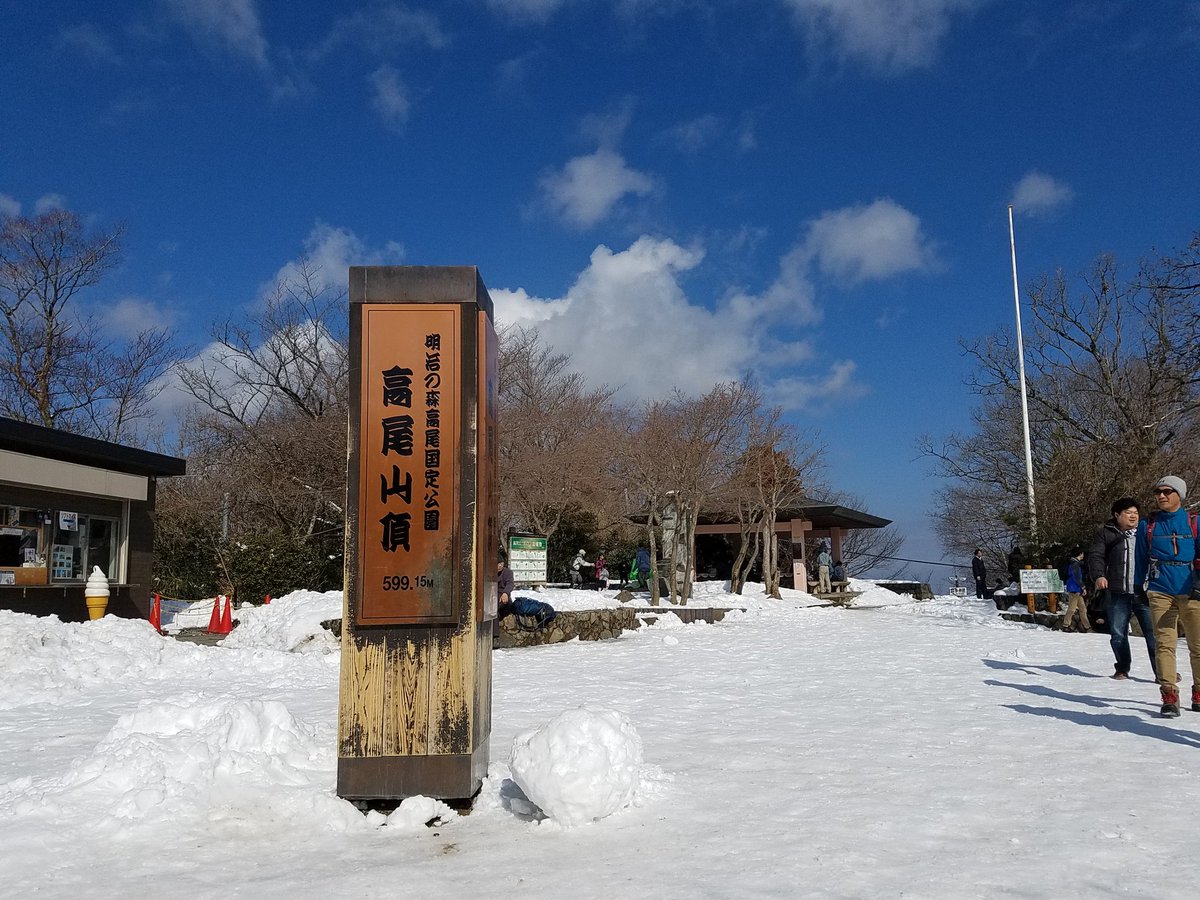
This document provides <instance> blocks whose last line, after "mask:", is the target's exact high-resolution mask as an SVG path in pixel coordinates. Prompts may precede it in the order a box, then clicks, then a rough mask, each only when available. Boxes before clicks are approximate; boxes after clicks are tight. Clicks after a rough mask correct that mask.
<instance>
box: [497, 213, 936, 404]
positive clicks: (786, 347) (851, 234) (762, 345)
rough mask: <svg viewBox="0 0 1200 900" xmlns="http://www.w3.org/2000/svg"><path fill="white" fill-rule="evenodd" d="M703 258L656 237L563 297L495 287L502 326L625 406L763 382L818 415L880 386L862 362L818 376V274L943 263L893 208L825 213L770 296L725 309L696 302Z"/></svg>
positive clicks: (740, 295) (885, 272) (729, 298)
mask: <svg viewBox="0 0 1200 900" xmlns="http://www.w3.org/2000/svg"><path fill="white" fill-rule="evenodd" d="M703 257H704V253H703V249H702V248H700V247H698V246H697V247H691V248H685V247H682V246H680V245H679V244H676V243H675V242H674V241H671V240H669V239H665V238H654V237H649V236H642V237H641V238H639V239H638V240H637V241H635V242H634V243H633V244H632V245H631V246H630V247H629V248H628V249H626V250H623V251H619V252H614V251H612V250H610V249H609V248H608V247H605V246H600V247H597V248H596V250H595V251H594V252H593V253H592V256H591V259H590V261H589V264H588V266H587V268H586V269H585V270H584V271H583V272H582V273H581V274H580V275H579V277H578V278H577V279H576V280H575V283H574V284H572V285H571V287H570V288H569V289H568V290H567V292H566V293H565V294H564V295H563V296H562V297H557V298H543V297H535V296H532V295H530V294H529V293H528V292H527V291H525V290H524V289H521V288H519V287H518V288H513V289H492V291H491V294H492V298H493V300H494V301H495V303H496V318H497V321H498V323H499V324H500V325H501V326H504V325H520V326H524V327H536V329H537V330H538V332H539V333H540V334H541V335H542V337H543V338H544V339H545V340H546V341H547V342H548V343H549V344H550V345H551V346H553V347H555V348H556V349H557V350H559V351H560V352H565V353H569V354H570V355H571V357H572V360H573V363H574V365H575V367H576V369H577V370H578V371H579V372H581V373H582V374H584V375H585V376H587V378H588V379H589V380H591V381H593V382H595V383H604V384H609V385H610V386H612V387H614V388H617V389H618V394H619V396H620V397H621V398H622V399H625V400H639V399H646V398H651V397H661V396H663V395H664V394H665V393H667V392H669V391H670V390H671V389H672V388H675V387H678V388H680V389H681V390H684V391H687V392H690V393H700V392H703V391H706V390H708V389H709V388H711V387H712V386H713V385H714V384H717V383H718V382H721V381H728V380H730V379H735V378H741V377H744V376H746V375H752V376H753V377H754V378H756V379H757V380H758V381H759V382H760V383H762V384H763V385H764V387H765V389H766V393H767V395H768V397H769V398H770V400H771V401H772V402H773V403H779V404H781V405H783V406H785V407H787V408H789V409H810V410H815V409H821V408H824V407H825V406H826V405H829V404H833V403H835V402H836V403H841V402H846V401H850V400H854V399H856V398H858V397H861V396H862V395H863V394H865V393H866V392H867V391H868V388H867V386H865V385H864V384H862V383H861V382H860V381H859V379H858V370H857V367H856V365H855V363H854V361H853V360H849V359H840V360H834V361H832V362H827V363H826V365H827V368H826V369H825V370H824V371H811V370H812V369H813V368H814V367H816V366H818V365H820V364H821V360H822V359H826V357H825V355H824V354H821V353H819V351H818V348H819V346H820V342H819V340H818V335H816V334H815V332H814V331H813V329H812V327H811V326H813V325H816V324H817V323H819V322H821V321H822V319H823V318H824V312H823V310H822V308H821V305H820V304H819V302H818V296H817V291H816V288H815V286H814V283H813V279H812V274H813V271H814V269H815V268H817V267H820V268H822V269H824V270H826V271H828V272H831V273H832V274H834V275H836V276H837V277H839V278H842V279H845V280H847V281H850V282H854V281H861V280H866V279H879V278H885V277H888V276H891V275H897V274H901V273H904V272H909V271H916V270H920V269H925V268H928V267H929V266H931V265H932V264H933V252H932V249H931V247H930V244H929V241H928V240H927V239H926V238H925V236H924V235H923V234H922V232H921V228H920V221H919V220H918V219H917V217H916V216H915V215H913V214H912V213H910V212H908V211H907V210H905V209H903V208H902V207H900V206H898V205H897V204H896V203H894V202H893V201H891V200H879V201H876V202H875V203H873V204H870V205H869V206H853V207H848V208H846V209H843V210H835V211H832V212H827V213H824V214H823V215H822V216H820V217H819V218H818V219H816V220H815V221H814V222H813V223H812V224H811V227H810V228H809V230H808V232H807V234H806V236H805V237H804V239H802V240H800V241H799V242H797V243H796V244H795V245H794V246H793V247H791V248H790V249H789V250H788V251H787V252H786V253H784V254H783V255H782V257H781V258H780V260H779V265H778V272H777V273H776V276H775V278H774V280H773V281H772V282H771V283H770V284H769V285H767V286H766V287H765V288H764V289H763V290H762V291H761V292H758V293H751V292H750V291H747V290H745V289H739V290H731V291H729V292H727V293H726V294H725V295H724V296H723V297H721V298H720V299H719V300H718V302H716V303H714V304H705V303H699V302H693V301H692V300H691V299H689V297H688V296H687V294H686V293H685V291H684V289H683V286H682V284H681V281H682V278H683V276H684V275H685V273H687V272H689V271H691V270H692V269H695V268H696V267H697V266H698V265H699V264H700V262H701V260H702V259H703Z"/></svg>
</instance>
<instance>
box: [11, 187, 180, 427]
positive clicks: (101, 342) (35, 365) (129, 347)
mask: <svg viewBox="0 0 1200 900" xmlns="http://www.w3.org/2000/svg"><path fill="white" fill-rule="evenodd" d="M123 234H124V229H123V228H121V227H116V228H113V229H111V230H109V231H101V232H97V233H95V234H87V233H86V232H85V231H84V229H83V225H82V224H81V223H80V221H79V218H78V217H77V216H76V215H75V214H74V213H72V212H68V211H66V210H61V209H55V210H50V211H49V212H46V213H43V214H41V215H39V216H35V217H33V218H23V217H16V218H9V219H4V220H3V222H2V223H0V413H3V414H4V415H6V416H10V417H12V418H14V419H20V420H22V421H26V422H33V423H36V424H38V425H44V426H46V427H49V428H58V429H60V430H63V431H72V432H76V433H79V434H87V435H91V436H93V437H99V438H104V439H106V440H111V441H126V442H128V441H130V440H132V439H135V438H137V437H139V435H137V434H136V427H137V426H138V425H139V424H140V423H142V422H143V421H145V420H146V419H147V418H148V416H149V413H150V403H151V402H152V401H153V400H154V398H155V397H156V396H157V395H158V393H159V391H160V390H161V389H162V382H161V380H160V379H161V376H162V375H163V374H164V373H165V372H166V371H167V369H168V368H169V367H170V365H171V363H172V362H173V361H174V355H175V348H174V343H173V340H172V338H171V335H170V334H169V332H167V331H166V330H165V329H145V330H142V331H140V332H138V333H136V334H134V335H133V336H132V337H129V338H128V339H126V340H124V341H119V340H106V339H105V338H104V337H103V334H104V331H105V327H104V323H103V322H102V321H100V320H98V319H97V318H96V317H95V316H90V315H83V314H81V313H80V311H79V309H78V304H77V299H78V297H79V296H80V295H81V293H83V292H84V291H86V290H87V289H88V288H92V287H95V286H96V285H97V284H98V283H99V282H100V280H101V279H102V278H103V276H104V274H105V273H106V272H107V271H108V270H109V269H111V268H112V267H113V266H114V265H116V263H117V262H118V261H119V259H120V256H121V237H122V235H123Z"/></svg>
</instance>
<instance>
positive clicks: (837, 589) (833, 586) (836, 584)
mask: <svg viewBox="0 0 1200 900" xmlns="http://www.w3.org/2000/svg"><path fill="white" fill-rule="evenodd" d="M820 586H821V582H819V581H813V580H812V579H809V582H808V592H809V593H810V594H815V593H816V592H817V588H819V587H820ZM849 586H850V582H849V581H831V582H829V588H830V590H831V591H832V592H833V593H835V594H841V593H844V592H845V590H846V588H847V587H849Z"/></svg>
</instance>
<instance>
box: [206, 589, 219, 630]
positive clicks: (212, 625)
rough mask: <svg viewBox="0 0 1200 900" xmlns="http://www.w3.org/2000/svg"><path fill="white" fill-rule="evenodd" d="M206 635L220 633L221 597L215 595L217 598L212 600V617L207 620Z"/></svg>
mask: <svg viewBox="0 0 1200 900" xmlns="http://www.w3.org/2000/svg"><path fill="white" fill-rule="evenodd" d="M208 633H209V634H220V633H221V595H220V594H217V598H216V599H215V600H213V611H212V615H211V616H209V619H208Z"/></svg>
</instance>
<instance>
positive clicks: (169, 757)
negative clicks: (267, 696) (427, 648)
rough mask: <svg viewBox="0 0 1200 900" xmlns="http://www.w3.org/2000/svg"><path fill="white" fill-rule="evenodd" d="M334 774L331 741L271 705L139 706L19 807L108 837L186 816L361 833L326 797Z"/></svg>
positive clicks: (351, 811) (355, 818)
mask: <svg viewBox="0 0 1200 900" xmlns="http://www.w3.org/2000/svg"><path fill="white" fill-rule="evenodd" d="M334 767H335V759H334V756H333V747H332V741H330V740H329V739H328V737H321V736H318V735H317V734H316V732H315V729H312V728H309V727H307V726H305V725H303V724H301V723H299V722H297V721H296V720H295V719H294V718H292V715H291V714H290V713H289V712H288V709H287V707H286V706H284V705H283V704H282V703H280V702H278V701H274V700H266V701H263V700H224V701H219V702H212V703H188V702H186V701H181V702H170V703H164V702H145V703H142V704H141V705H140V706H139V707H138V708H137V709H136V710H135V711H134V712H131V713H127V714H126V715H124V716H122V717H121V718H120V719H118V720H117V722H116V724H115V725H113V727H112V729H111V730H110V731H109V732H108V734H107V735H105V737H104V738H103V740H101V741H100V743H99V744H97V745H96V747H95V749H94V750H93V751H92V753H91V755H90V756H87V757H85V758H84V759H82V760H81V761H79V762H77V763H76V764H75V765H74V766H73V767H72V768H71V769H70V770H68V771H67V772H66V774H64V775H62V776H61V777H59V778H56V779H51V780H50V781H49V782H48V783H46V782H43V783H42V784H41V785H40V786H41V788H42V789H41V791H39V792H38V795H35V796H30V797H29V799H27V800H26V801H25V802H24V803H23V804H21V806H23V807H24V808H25V811H26V812H29V813H34V814H42V815H48V816H50V817H53V818H60V817H63V818H76V817H79V816H83V817H84V818H85V819H89V820H92V821H93V822H95V823H96V824H97V825H99V826H100V827H101V828H102V829H107V830H119V829H122V828H127V827H129V826H131V825H151V826H154V825H162V824H164V823H167V822H171V823H174V822H176V821H178V820H179V819H180V818H185V817H189V816H190V817H194V818H197V819H200V820H208V821H220V820H230V821H232V822H234V823H236V822H238V821H252V820H259V821H260V822H261V820H262V818H263V817H264V816H266V817H267V818H268V819H270V818H274V819H277V820H279V821H280V822H281V823H282V822H294V821H295V820H296V819H297V818H307V819H308V820H309V821H310V823H311V824H312V825H313V826H316V827H319V825H318V823H321V824H324V825H326V826H328V827H331V828H334V829H337V830H344V829H346V828H351V827H355V826H361V825H362V824H363V817H362V816H361V815H360V814H359V813H358V811H357V810H356V809H355V808H354V807H353V806H352V805H351V804H349V803H346V802H345V801H342V800H339V799H337V798H336V797H334V796H333V791H332V782H333V777H332V776H333V770H334ZM31 787H32V786H31ZM30 793H32V792H30Z"/></svg>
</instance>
